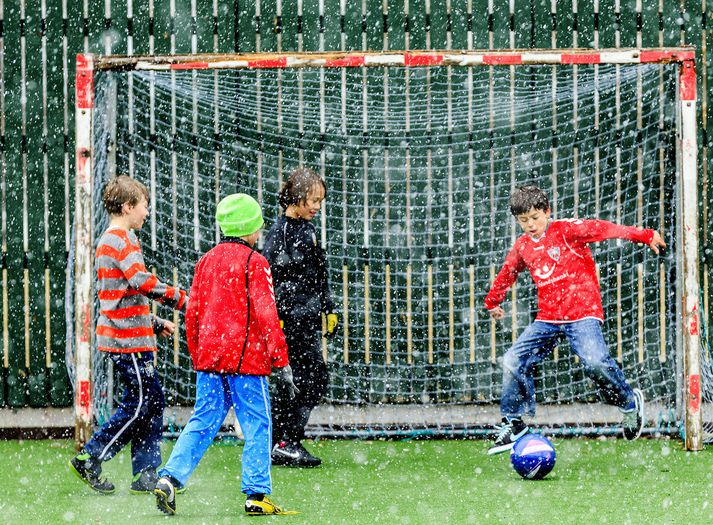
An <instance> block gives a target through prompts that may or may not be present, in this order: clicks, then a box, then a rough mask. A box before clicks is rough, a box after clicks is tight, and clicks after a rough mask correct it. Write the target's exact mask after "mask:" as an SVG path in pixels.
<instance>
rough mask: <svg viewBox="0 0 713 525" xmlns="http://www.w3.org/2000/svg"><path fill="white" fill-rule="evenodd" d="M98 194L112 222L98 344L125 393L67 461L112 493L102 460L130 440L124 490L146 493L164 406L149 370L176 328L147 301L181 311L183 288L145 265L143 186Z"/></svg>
mask: <svg viewBox="0 0 713 525" xmlns="http://www.w3.org/2000/svg"><path fill="white" fill-rule="evenodd" d="M102 199H103V202H104V207H105V208H106V210H107V212H108V213H109V215H110V217H111V222H110V224H109V227H108V228H107V230H106V231H105V232H104V234H103V235H102V236H101V238H100V239H99V243H98V245H97V250H96V267H97V291H98V295H99V319H98V320H97V325H96V343H97V348H98V349H99V350H100V351H102V352H107V354H108V357H109V359H111V360H112V363H113V365H114V370H116V371H117V372H118V374H119V375H120V377H121V379H122V381H123V383H124V393H123V395H122V399H121V403H120V404H119V408H118V409H117V410H116V412H115V413H114V414H113V415H112V417H111V418H110V419H109V421H107V422H106V423H105V424H104V425H103V426H102V427H101V428H100V429H99V430H97V431H96V432H95V433H94V435H93V436H92V438H91V439H90V440H89V442H88V443H87V444H86V445H85V446H84V448H83V449H82V450H81V452H80V453H79V454H78V455H77V456H75V457H74V458H72V459H71V461H70V466H71V468H72V470H73V471H74V473H75V474H77V476H79V478H80V479H82V481H84V482H85V483H87V484H88V485H89V486H90V487H91V488H92V489H94V490H96V491H97V492H101V493H105V494H108V493H111V492H114V485H113V484H112V483H111V482H110V481H108V480H106V479H105V478H103V477H101V464H102V462H104V461H108V460H110V459H111V458H113V457H114V456H115V455H116V454H117V453H118V452H119V451H120V450H121V449H122V448H123V447H124V446H125V445H127V444H128V443H129V442H130V443H131V464H132V470H133V480H132V483H131V488H130V490H131V492H133V493H152V492H153V489H154V487H155V485H156V480H157V477H156V468H157V467H158V466H159V465H160V464H161V449H160V445H161V437H162V432H163V409H164V397H163V390H162V389H161V384H160V382H159V377H158V373H157V372H156V370H155V369H154V352H156V336H157V335H158V336H164V337H168V336H170V335H171V334H173V332H174V331H175V329H176V326H175V324H174V323H172V322H171V321H167V320H164V319H160V318H158V317H156V316H154V315H152V314H151V310H150V306H149V299H153V300H154V301H158V302H160V303H162V304H164V305H166V306H170V307H172V308H175V309H177V310H180V309H181V308H183V306H184V304H185V302H186V292H185V291H183V290H181V289H179V288H175V287H173V286H169V285H167V284H164V283H162V282H161V281H159V280H158V279H157V278H156V277H155V276H154V275H153V274H151V273H150V272H149V271H148V270H147V269H146V266H145V265H144V258H143V255H142V253H141V246H140V245H139V241H138V239H137V237H136V234H135V233H134V232H133V230H135V229H138V228H141V226H143V224H144V220H145V219H146V217H147V215H148V213H149V212H148V204H149V203H148V201H149V193H148V190H147V188H146V186H144V185H143V184H141V183H140V182H138V181H136V180H134V179H132V178H131V177H128V176H126V175H119V176H117V177H115V178H114V179H112V180H110V181H109V182H108V183H107V185H106V187H105V188H104V193H103V195H102Z"/></svg>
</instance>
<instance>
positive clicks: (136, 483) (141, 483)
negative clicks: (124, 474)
mask: <svg viewBox="0 0 713 525" xmlns="http://www.w3.org/2000/svg"><path fill="white" fill-rule="evenodd" d="M157 481H158V475H157V474H156V471H155V470H144V471H143V472H139V473H138V474H136V476H134V479H132V480H131V487H129V492H131V493H132V494H153V490H154V489H155V488H156V482H157Z"/></svg>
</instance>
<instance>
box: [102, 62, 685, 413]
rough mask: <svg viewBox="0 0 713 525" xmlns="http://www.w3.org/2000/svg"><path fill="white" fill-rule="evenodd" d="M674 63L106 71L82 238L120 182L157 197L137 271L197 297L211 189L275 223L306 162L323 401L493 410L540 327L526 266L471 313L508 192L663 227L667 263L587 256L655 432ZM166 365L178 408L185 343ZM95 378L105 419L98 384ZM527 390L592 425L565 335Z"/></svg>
mask: <svg viewBox="0 0 713 525" xmlns="http://www.w3.org/2000/svg"><path fill="white" fill-rule="evenodd" d="M675 67H676V66H673V65H672V66H659V65H631V66H613V65H600V66H517V67H503V68H493V67H473V68H466V67H463V68H456V67H434V68H403V67H389V68H335V69H297V70H288V69H286V70H221V71H220V72H212V71H178V72H130V73H127V72H101V73H99V74H98V75H97V78H96V80H97V82H96V111H95V119H94V147H95V155H96V157H95V168H94V177H95V181H96V186H95V195H96V202H95V208H94V209H95V212H94V217H95V220H96V225H95V237H96V238H98V236H99V234H100V233H101V230H102V229H103V228H104V223H103V220H104V213H103V210H102V208H101V203H100V200H99V197H98V196H99V194H100V189H101V187H102V185H103V184H104V182H105V181H106V179H107V177H109V176H110V175H112V174H113V173H130V174H131V175H133V176H135V177H136V178H138V179H139V180H141V181H142V182H144V183H145V184H147V186H149V187H150V189H151V195H152V202H151V216H150V220H149V221H147V224H146V225H145V226H144V231H142V232H141V233H139V236H140V239H141V240H142V245H143V249H144V255H145V258H146V260H147V264H148V265H149V266H153V267H155V270H156V273H157V275H158V276H159V277H160V278H161V279H163V280H167V281H173V280H174V278H175V279H176V280H177V283H178V284H179V285H180V286H182V287H188V286H190V282H191V277H192V270H193V266H194V264H195V262H196V261H197V260H198V258H199V256H200V255H201V254H202V253H204V252H205V251H207V250H208V249H209V248H210V247H211V246H212V245H213V244H214V243H215V241H216V239H217V233H218V232H217V229H216V226H215V222H214V219H213V214H214V210H215V204H216V202H217V201H218V200H219V199H220V198H222V197H223V196H225V195H226V194H228V193H231V192H234V191H245V192H248V193H250V194H252V195H254V196H255V197H257V198H258V200H259V201H261V202H262V203H263V206H264V214H265V217H266V220H267V224H266V226H267V227H269V226H270V224H271V223H272V222H273V221H274V220H275V218H276V217H277V216H278V213H279V207H278V205H277V200H276V195H277V192H278V189H279V187H280V185H281V181H282V180H283V179H284V177H285V176H286V174H287V173H289V171H290V170H291V169H292V168H294V167H296V166H297V165H306V166H310V167H312V168H314V169H316V170H318V171H319V172H321V173H322V174H323V176H324V178H325V180H326V182H327V188H328V193H327V199H326V203H325V207H324V211H323V212H322V213H321V215H320V216H318V217H317V218H316V219H315V221H316V222H317V224H316V226H317V227H318V230H319V232H320V235H321V242H322V244H323V245H324V246H325V248H326V250H327V253H328V256H329V264H330V270H331V271H330V275H331V285H332V294H333V296H334V299H335V302H336V303H337V304H338V305H340V307H342V308H343V309H344V312H343V318H344V319H346V323H343V324H342V325H341V328H340V333H339V335H338V336H337V337H336V338H334V339H332V340H330V341H329V342H326V341H325V355H326V356H327V359H328V363H329V368H330V373H331V385H330V388H329V392H328V395H327V399H326V401H327V402H328V403H332V404H342V403H355V404H363V405H367V406H368V405H375V404H378V403H388V404H424V403H442V404H467V403H477V404H482V405H484V406H490V405H493V404H496V403H497V402H498V401H499V395H500V380H501V367H500V365H499V359H500V358H501V356H502V355H503V353H504V352H505V351H506V350H507V348H508V347H509V345H510V344H511V343H512V341H513V338H514V336H515V335H516V334H518V333H519V332H520V331H522V329H523V328H524V327H525V326H526V325H527V324H528V323H529V322H530V321H531V319H532V317H533V312H534V308H535V306H536V297H535V293H534V290H533V287H532V285H531V283H530V279H529V277H528V276H527V275H523V276H521V277H520V279H519V280H518V283H517V286H516V299H515V301H513V300H512V297H511V296H509V297H508V299H507V300H506V302H505V304H504V307H505V309H506V311H507V313H508V315H507V317H506V319H505V320H504V321H503V322H501V323H498V324H497V325H495V324H493V323H492V322H491V320H490V318H489V316H488V315H487V312H486V311H485V310H484V309H483V307H482V301H483V297H484V295H485V293H486V292H487V290H488V288H489V284H490V282H491V279H492V277H493V276H494V274H495V272H497V270H498V269H499V268H500V264H501V263H502V260H503V258H504V256H505V254H506V252H507V250H508V249H509V247H510V245H511V244H512V242H513V240H514V239H515V236H516V235H519V232H518V231H517V230H516V226H515V223H514V221H513V219H512V217H511V216H510V214H509V209H508V204H507V201H508V198H509V195H510V192H511V190H512V189H513V188H514V187H515V186H516V185H519V184H522V183H536V184H538V185H540V186H542V187H543V188H544V189H545V190H546V191H547V192H548V193H549V194H550V197H551V202H552V208H553V213H554V216H555V217H560V218H564V217H580V218H594V217H596V218H601V219H607V220H610V221H613V222H618V223H624V224H630V225H641V226H645V227H650V228H655V229H658V230H659V231H662V232H663V234H664V236H665V238H666V241H667V243H668V244H669V249H668V250H667V251H666V254H665V255H663V256H662V257H655V256H653V255H651V254H649V253H648V251H647V250H645V249H643V248H642V247H636V246H633V245H631V244H630V243H628V242H626V241H621V242H620V241H610V242H604V243H600V244H598V245H594V246H593V252H594V256H595V260H596V261H597V263H598V268H599V272H600V280H601V287H602V299H603V303H604V308H605V315H606V321H605V325H604V332H605V338H606V341H607V342H608V344H609V347H610V349H611V353H612V355H613V356H614V357H615V359H617V360H618V361H619V362H620V363H621V366H622V368H623V370H624V373H625V375H626V376H627V378H628V379H629V380H630V382H631V383H632V384H633V385H635V386H638V387H640V388H642V389H643V390H644V392H645V395H646V398H647V400H649V401H650V402H652V406H653V407H655V412H654V413H653V415H652V421H654V423H656V422H661V421H669V420H671V419H672V418H673V419H675V417H676V416H672V414H673V413H674V411H675V410H677V409H676V407H677V401H676V392H677V391H678V390H677V377H678V376H679V370H678V363H677V361H678V359H677V355H676V352H677V346H678V344H677V340H676V337H677V334H676V330H675V329H674V327H675V318H676V311H675V310H676V305H677V304H678V301H677V299H676V285H677V277H678V272H677V271H676V267H675V264H676V261H675V257H674V255H673V254H674V253H675V250H676V246H677V225H676V224H677V223H676V217H675V213H674V193H675V179H676V159H675V125H676V122H675V112H674V102H675V89H674V88H675V77H676V72H675ZM174 276H175V277H174ZM159 315H164V316H166V315H168V316H170V315H172V314H171V313H170V312H166V311H161V310H159ZM181 335H182V331H181ZM159 360H160V369H161V370H162V373H163V381H164V386H165V389H166V392H167V398H168V401H169V403H174V404H189V403H190V402H191V401H192V399H193V394H194V392H193V389H192V383H193V379H192V375H191V366H190V359H189V357H188V355H187V351H186V348H185V345H184V343H183V341H182V340H181V341H178V344H177V345H176V346H175V348H174V346H173V345H171V344H165V343H162V348H161V351H160V353H159ZM95 362H99V363H101V362H102V361H101V359H100V358H99V357H97V359H95ZM97 370H99V371H98V372H97V373H98V374H99V377H107V375H106V374H104V373H103V372H102V371H101V367H98V368H97ZM102 374H104V375H102ZM108 376H110V374H108ZM96 384H97V387H98V390H97V392H96V394H97V395H96V398H97V400H98V401H99V402H100V403H102V404H103V408H101V407H100V413H104V414H105V413H107V410H106V403H107V401H108V400H109V399H110V397H111V396H110V395H108V394H107V390H106V388H105V386H106V385H107V384H108V381H106V380H99V381H96ZM537 385H538V387H537V390H538V399H539V401H540V402H541V403H543V405H544V406H547V405H552V406H554V405H557V406H558V407H564V408H567V407H573V409H572V411H571V414H570V413H568V415H566V416H563V417H564V419H565V420H567V421H568V422H571V423H579V424H584V425H586V424H590V425H591V424H592V423H596V424H600V423H602V421H598V420H597V417H596V416H593V415H591V412H587V411H584V412H582V410H581V407H582V406H585V405H586V406H589V405H590V404H591V403H593V402H594V403H599V399H598V396H597V394H596V391H595V390H594V388H593V386H592V384H590V382H589V381H588V380H587V379H586V377H585V376H584V374H583V372H582V369H581V366H580V365H579V364H578V363H577V362H576V361H575V359H574V358H573V357H572V356H571V355H570V352H569V350H568V348H567V346H566V344H563V345H562V346H561V347H560V348H559V349H558V350H557V351H556V353H555V355H554V356H553V358H552V359H550V360H548V361H546V362H545V363H544V364H543V365H542V366H541V367H540V368H539V369H538V371H537ZM595 406H598V405H595ZM582 413H585V414H586V415H584V416H581V414H582ZM578 414H580V415H578ZM605 419H606V418H605ZM475 423H477V421H476V422H475ZM467 424H470V423H469V422H468V423H467Z"/></svg>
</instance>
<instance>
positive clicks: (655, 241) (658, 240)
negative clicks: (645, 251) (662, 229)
mask: <svg viewBox="0 0 713 525" xmlns="http://www.w3.org/2000/svg"><path fill="white" fill-rule="evenodd" d="M649 248H651V250H652V251H653V252H654V253H656V254H658V253H659V248H666V243H665V242H664V240H663V238H662V237H661V234H659V232H657V231H655V230H654V237H653V238H652V239H651V242H650V243H649Z"/></svg>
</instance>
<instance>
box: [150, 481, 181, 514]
mask: <svg viewBox="0 0 713 525" xmlns="http://www.w3.org/2000/svg"><path fill="white" fill-rule="evenodd" d="M153 493H154V494H155V495H156V506H157V507H158V510H160V511H161V512H163V513H164V514H168V515H169V516H173V515H174V514H175V513H176V488H175V487H174V486H173V483H171V480H170V479H168V478H167V477H163V478H161V479H159V480H158V481H157V482H156V488H155V489H154V490H153Z"/></svg>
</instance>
